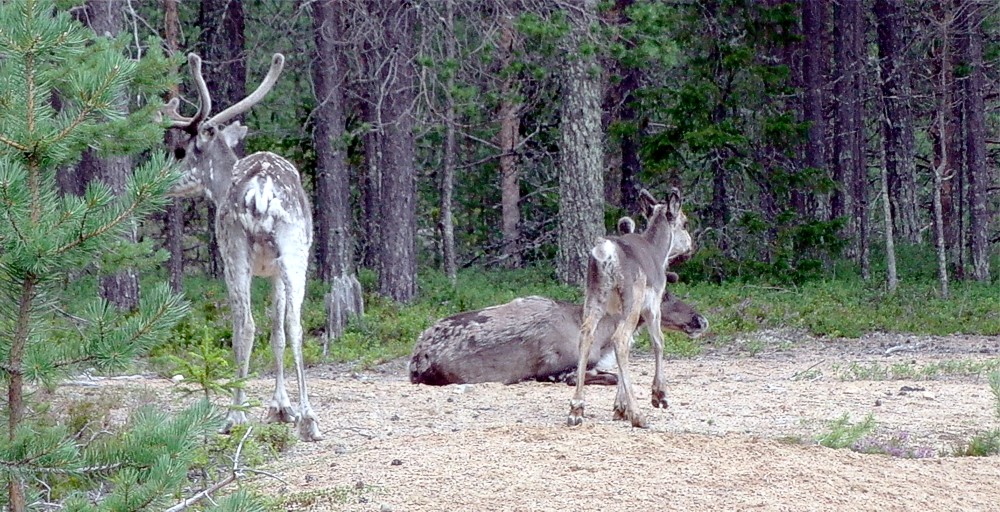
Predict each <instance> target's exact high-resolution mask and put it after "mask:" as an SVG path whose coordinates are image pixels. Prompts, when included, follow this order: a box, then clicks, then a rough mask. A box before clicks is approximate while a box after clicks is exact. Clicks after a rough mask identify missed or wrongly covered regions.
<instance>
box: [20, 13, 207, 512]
mask: <svg viewBox="0 0 1000 512" xmlns="http://www.w3.org/2000/svg"><path fill="white" fill-rule="evenodd" d="M125 45H126V43H125V40H124V39H123V40H118V41H116V40H113V39H110V38H107V37H98V36H96V35H94V34H93V32H91V31H89V30H87V29H86V28H84V27H83V26H81V25H80V24H79V23H78V22H76V21H74V20H73V19H72V18H71V17H70V16H68V15H67V14H66V13H65V12H59V11H58V10H57V8H56V5H55V3H54V2H53V1H52V0H10V1H4V2H0V386H2V387H3V389H2V391H5V392H4V393H3V395H4V399H5V401H4V402H3V404H2V405H3V406H2V407H0V414H2V415H4V416H6V417H5V419H6V420H7V429H6V432H5V434H4V435H0V481H2V485H3V487H4V489H3V490H0V509H7V510H11V511H15V512H20V511H23V510H26V509H28V508H42V505H43V504H44V503H46V502H58V503H60V504H64V505H65V507H66V508H68V509H74V510H90V509H98V508H100V509H104V510H146V509H163V508H165V506H166V505H169V504H172V503H173V502H176V501H177V499H178V497H179V496H181V495H183V490H184V489H185V486H186V485H187V473H188V470H189V468H190V466H191V465H192V464H193V459H194V457H195V455H196V451H197V448H198V446H199V444H200V443H201V442H202V439H203V438H204V436H205V435H207V434H208V433H209V432H211V431H212V429H214V428H215V426H216V424H217V420H218V418H217V417H216V415H215V414H214V412H213V411H212V409H211V407H209V406H208V405H207V404H199V405H197V406H194V407H191V408H189V409H187V410H186V411H184V412H182V413H180V414H178V415H176V416H172V417H171V416H168V415H166V414H164V413H162V412H159V411H153V410H148V409H144V410H140V411H137V412H136V413H135V414H134V415H133V417H132V418H131V420H130V422H129V424H128V425H127V426H126V427H125V429H124V431H122V432H120V433H118V434H116V435H113V436H108V437H104V438H101V439H100V440H98V441H90V442H84V441H80V440H76V439H74V438H73V437H72V435H71V434H72V433H71V432H69V431H68V429H67V428H66V426H65V425H63V424H60V423H59V422H58V421H53V418H51V417H46V415H45V414H44V408H43V407H39V405H40V404H37V403H34V402H33V401H32V394H31V391H32V389H34V388H35V387H37V386H38V385H49V386H51V385H53V384H55V383H57V382H59V381H60V380H61V379H63V378H64V377H65V376H67V375H72V374H73V373H74V372H78V371H79V370H80V369H81V368H96V369H97V370H98V371H108V372H111V371H116V370H122V369H125V368H127V367H128V366H129V365H130V364H132V363H133V361H134V360H136V359H137V358H138V357H140V356H141V355H142V354H143V353H144V352H145V351H146V350H148V349H149V348H150V347H151V346H152V345H153V344H155V343H157V342H158V341H159V340H161V339H162V338H163V337H164V336H165V335H166V334H168V333H169V332H170V330H171V328H172V327H173V326H174V324H175V323H176V322H177V321H178V320H180V319H181V317H182V316H183V315H184V314H185V312H186V308H187V306H186V305H185V303H184V302H183V300H182V299H181V298H180V297H179V296H177V295H174V294H172V293H171V292H170V290H169V288H168V287H167V286H166V285H165V284H163V285H159V286H152V287H145V288H143V289H141V290H140V301H139V306H138V308H136V309H135V310H132V311H119V310H117V309H116V308H115V307H114V306H113V305H111V304H109V303H108V302H107V301H105V300H103V299H101V298H100V297H99V296H98V295H97V294H96V292H95V293H94V294H93V296H94V298H93V299H91V300H80V298H79V295H80V294H79V292H78V291H77V292H73V291H71V290H72V289H73V286H72V285H73V283H74V282H75V281H79V280H80V278H81V277H90V276H93V277H94V278H97V277H100V276H102V275H107V274H110V273H112V272H115V271H117V270H120V269H122V268H124V267H125V266H134V265H139V264H143V263H146V264H152V263H155V258H154V254H155V253H154V251H153V250H152V247H151V245H150V243H149V242H140V243H134V242H130V241H127V240H126V239H125V238H124V237H123V236H122V235H123V233H124V232H125V231H126V229H127V228H129V227H130V226H132V225H134V223H137V222H139V221H140V220H141V219H142V218H143V217H145V216H147V215H148V214H150V213H151V212H153V211H155V210H157V209H158V208H161V207H162V206H163V205H164V194H165V193H166V191H167V189H168V188H169V187H170V185H171V184H172V183H173V182H174V181H175V180H176V178H177V175H176V172H175V171H174V169H173V166H172V165H171V164H170V163H169V161H168V160H167V159H166V157H165V156H164V155H162V154H160V153H159V152H157V151H153V150H152V148H154V147H155V146H156V145H157V144H158V142H159V141H160V140H162V134H163V128H162V127H161V126H157V125H156V124H155V123H153V122H152V119H153V115H152V114H153V110H154V109H155V107H156V105H157V104H158V103H159V99H158V95H157V94H158V93H159V92H162V91H163V90H164V89H165V88H166V85H167V83H166V79H167V78H168V76H169V73H168V72H167V70H169V69H171V68H172V67H173V63H171V62H170V61H168V60H167V59H165V58H164V57H163V56H162V54H160V53H158V52H157V50H156V48H157V47H158V45H157V44H155V43H154V44H151V45H150V48H149V49H147V51H146V52H145V56H144V57H143V58H142V59H139V60H137V59H134V58H131V57H130V56H129V52H128V51H127V50H126V46H125ZM126 93H127V94H128V97H130V98H133V99H135V98H138V99H139V101H140V103H142V102H143V101H144V98H148V102H149V103H150V105H149V106H147V107H144V108H142V109H138V110H136V111H135V112H133V113H132V114H130V115H129V114H127V113H126V112H122V111H121V101H120V98H122V97H125V95H126ZM88 147H90V148H94V149H95V150H97V151H98V152H100V153H101V154H105V155H114V154H130V155H136V156H137V158H136V159H135V160H136V161H139V160H140V158H138V157H139V156H143V155H147V157H146V158H145V160H146V161H145V163H143V164H141V165H139V166H137V167H136V168H135V169H134V171H133V173H132V176H131V178H130V179H129V181H128V183H127V185H126V187H125V191H124V193H122V194H120V195H115V194H114V193H113V192H112V190H110V189H109V187H108V186H106V185H104V184H102V183H101V182H100V181H98V180H95V181H92V182H91V183H90V184H89V185H88V187H87V189H86V191H85V193H84V194H83V195H82V196H79V197H77V196H74V195H70V194H66V195H61V194H60V193H59V189H58V186H57V182H56V173H57V170H60V169H62V172H73V170H74V165H75V164H76V163H77V162H78V161H79V158H80V155H81V154H82V152H83V150H84V149H86V148H88ZM56 419H57V418H56ZM67 480H69V481H72V482H73V485H69V486H67V485H51V484H52V482H53V481H57V482H63V483H65V482H66V481H67ZM98 482H100V483H98ZM42 489H46V490H47V491H46V493H45V494H44V495H43V494H42V493H41V490H42ZM95 489H101V492H94V490H95Z"/></svg>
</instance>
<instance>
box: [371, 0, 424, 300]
mask: <svg viewBox="0 0 1000 512" xmlns="http://www.w3.org/2000/svg"><path fill="white" fill-rule="evenodd" d="M377 4H378V6H377V7H376V12H379V13H380V15H381V16H382V22H383V34H382V39H381V47H380V48H379V50H380V51H379V55H378V58H379V59H380V61H381V62H382V63H386V62H385V59H391V60H390V61H389V62H388V63H386V64H387V65H383V66H380V67H379V68H378V71H377V72H376V73H374V74H373V76H375V77H377V80H378V83H379V84H382V90H383V91H387V93H386V94H385V95H384V97H382V98H380V100H381V102H380V103H381V113H380V114H381V122H382V126H381V127H380V128H381V137H380V138H381V151H382V155H381V157H382V160H381V161H382V165H381V166H380V170H381V173H382V184H381V195H382V199H383V200H382V201H381V202H380V204H379V211H380V212H381V216H380V217H381V219H380V220H381V222H382V224H381V226H380V228H379V232H380V239H379V247H378V251H379V293H380V294H382V295H383V296H385V297H389V298H391V299H393V300H396V301H398V302H409V301H410V300H413V299H414V298H415V297H416V296H417V255H416V231H417V221H416V199H417V198H416V170H415V169H414V159H415V156H416V144H415V141H414V135H413V113H412V112H411V107H412V105H413V101H414V98H415V94H416V87H417V84H416V76H415V74H414V70H413V60H414V58H415V55H416V54H415V46H414V40H413V37H414V29H415V27H414V25H415V18H416V11H415V9H416V7H415V6H413V5H411V4H410V3H409V2H407V1H405V0H393V1H384V2H377Z"/></svg>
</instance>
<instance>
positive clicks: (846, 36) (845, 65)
mask: <svg viewBox="0 0 1000 512" xmlns="http://www.w3.org/2000/svg"><path fill="white" fill-rule="evenodd" d="M860 11H861V4H860V3H858V2H856V1H855V0H837V1H836V2H835V3H834V20H835V21H834V53H835V58H834V61H835V63H836V76H837V80H836V81H835V83H834V88H833V94H834V97H833V101H834V136H833V180H834V182H835V183H836V185H837V190H836V191H834V193H833V197H832V198H831V200H830V213H831V215H832V216H833V217H834V218H837V217H844V216H849V217H848V222H847V223H846V224H845V230H844V236H845V237H846V238H847V239H850V240H853V241H855V245H854V246H853V247H852V248H851V249H852V250H851V252H852V253H853V256H854V257H855V258H857V257H858V255H859V251H858V246H857V238H856V237H857V220H858V219H856V218H854V217H853V215H854V213H855V205H854V197H853V192H855V188H854V182H855V179H854V177H855V170H856V165H857V162H856V161H855V159H856V158H857V155H858V154H859V152H860V146H859V141H858V137H859V135H860V128H861V127H859V126H857V125H856V124H855V122H856V117H855V115H854V114H855V112H856V108H859V107H858V105H857V104H858V102H859V94H860V91H858V90H857V88H856V86H857V83H858V80H857V77H858V74H859V73H860V70H859V67H860V65H861V55H859V54H858V53H857V48H858V42H859V41H858V39H859V31H861V30H862V27H860V26H858V25H859V24H860V23H859V22H860V19H861V16H860Z"/></svg>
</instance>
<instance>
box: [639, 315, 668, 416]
mask: <svg viewBox="0 0 1000 512" xmlns="http://www.w3.org/2000/svg"><path fill="white" fill-rule="evenodd" d="M644 317H645V321H646V332H648V333H649V338H650V341H651V342H652V343H653V357H654V358H655V360H656V363H655V364H656V366H655V368H654V370H653V391H652V394H651V395H650V401H651V402H652V403H653V407H660V408H663V409H666V408H667V407H669V406H670V403H669V402H668V401H667V386H666V384H664V383H663V329H662V328H661V326H660V319H661V311H660V307H659V305H657V307H655V308H652V309H651V310H650V311H649V312H648V313H645V314H644Z"/></svg>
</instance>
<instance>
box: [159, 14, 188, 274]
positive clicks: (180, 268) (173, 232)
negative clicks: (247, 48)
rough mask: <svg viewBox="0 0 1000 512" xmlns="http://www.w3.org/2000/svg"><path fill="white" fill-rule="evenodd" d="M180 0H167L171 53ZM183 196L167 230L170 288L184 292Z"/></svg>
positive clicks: (174, 202) (170, 208)
mask: <svg viewBox="0 0 1000 512" xmlns="http://www.w3.org/2000/svg"><path fill="white" fill-rule="evenodd" d="M178 1H179V0H163V34H164V44H165V45H166V47H167V54H168V55H174V54H176V53H177V48H178V47H177V37H178V34H180V29H181V25H180V19H179V18H178V14H177V3H178ZM178 94H179V91H178V87H177V86H176V85H174V86H173V87H171V89H170V93H169V95H168V97H167V98H166V99H167V100H170V99H172V98H175V97H177V96H178ZM174 132H176V130H167V131H166V133H165V134H164V136H165V137H167V141H166V142H167V144H166V145H167V147H168V148H172V147H177V143H176V142H174V141H173V140H171V139H174V138H176V137H178V135H177V134H176V133H174ZM182 204H183V203H182V202H181V199H180V198H173V199H171V200H170V203H169V204H167V211H166V215H165V217H164V222H165V226H164V230H165V231H166V246H167V252H168V253H170V259H169V260H167V269H168V270H169V272H170V289H171V290H173V291H174V293H180V291H181V288H182V286H183V281H184V209H183V206H182Z"/></svg>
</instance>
